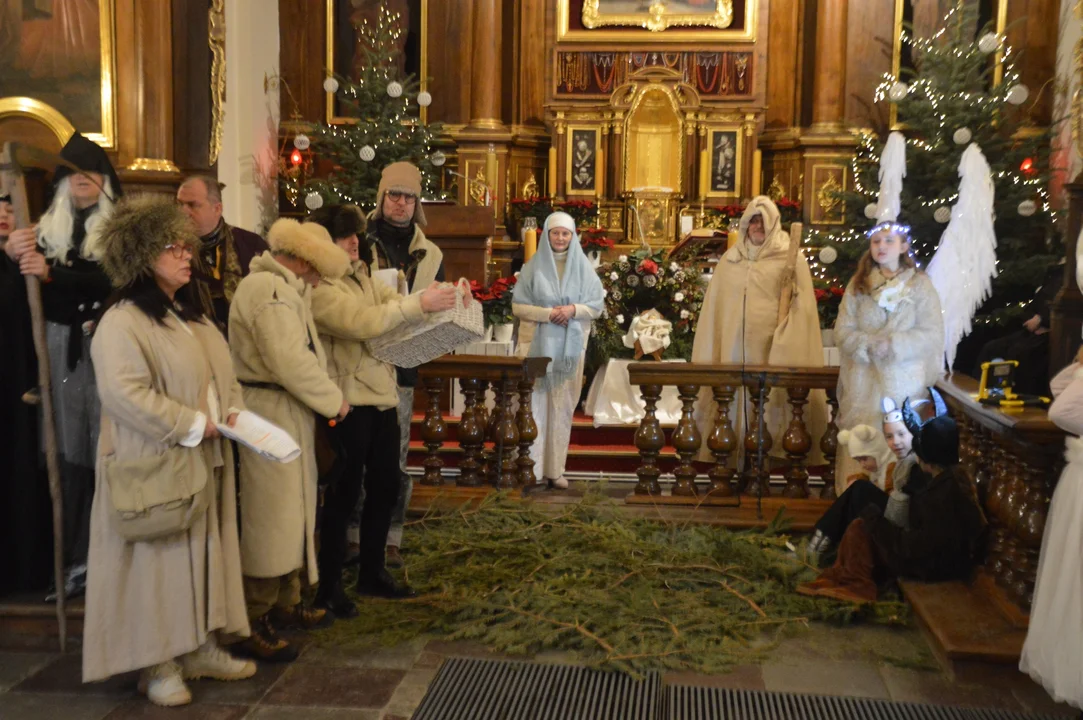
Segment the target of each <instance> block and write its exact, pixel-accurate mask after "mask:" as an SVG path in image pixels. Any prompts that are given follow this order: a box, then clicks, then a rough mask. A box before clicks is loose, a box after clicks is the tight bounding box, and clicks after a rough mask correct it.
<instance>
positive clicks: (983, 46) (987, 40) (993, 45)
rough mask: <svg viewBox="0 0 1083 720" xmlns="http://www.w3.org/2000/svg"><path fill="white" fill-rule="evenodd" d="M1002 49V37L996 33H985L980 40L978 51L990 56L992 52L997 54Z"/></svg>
mask: <svg viewBox="0 0 1083 720" xmlns="http://www.w3.org/2000/svg"><path fill="white" fill-rule="evenodd" d="M999 47H1000V37H999V36H998V35H997V34H996V33H985V34H984V35H982V36H981V39H979V40H978V49H979V50H981V51H982V52H983V53H985V54H986V55H988V54H989V53H991V52H996V51H997V49H998V48H999Z"/></svg>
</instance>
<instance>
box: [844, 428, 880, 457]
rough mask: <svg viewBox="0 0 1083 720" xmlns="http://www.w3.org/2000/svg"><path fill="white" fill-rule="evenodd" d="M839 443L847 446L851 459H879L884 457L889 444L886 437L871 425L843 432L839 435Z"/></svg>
mask: <svg viewBox="0 0 1083 720" xmlns="http://www.w3.org/2000/svg"><path fill="white" fill-rule="evenodd" d="M839 443H841V444H842V445H845V446H846V449H847V450H848V451H849V452H850V457H852V458H855V459H856V458H859V457H874V458H877V459H879V458H880V457H882V456H883V455H884V449H885V448H886V446H887V442H886V441H885V440H884V435H883V433H881V432H880V431H879V430H877V429H876V428H874V427H872V426H871V425H855V426H854V428H853V429H852V430H843V431H842V432H840V433H839Z"/></svg>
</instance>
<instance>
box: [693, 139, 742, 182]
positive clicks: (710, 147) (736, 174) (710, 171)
mask: <svg viewBox="0 0 1083 720" xmlns="http://www.w3.org/2000/svg"><path fill="white" fill-rule="evenodd" d="M718 133H733V134H734V135H736V136H737V148H736V151H735V155H734V168H733V192H721V191H717V190H711V178H712V177H714V161H715V157H714V136H715V135H717V134H718ZM705 149H706V150H707V160H708V167H707V197H708V198H733V199H740V198H741V197H742V195H741V192H742V191H743V190H744V183H743V182H742V181H743V180H744V178H743V176H742V175H741V171H742V170H743V169H744V168H743V164H744V159H745V157H744V156H745V133H744V127H743V126H741V125H733V126H719V127H709V128H707V147H706V148H705ZM696 193H697V194H698V193H699V188H698V187H697V188H696ZM689 197H691V195H689Z"/></svg>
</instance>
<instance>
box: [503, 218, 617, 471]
mask: <svg viewBox="0 0 1083 720" xmlns="http://www.w3.org/2000/svg"><path fill="white" fill-rule="evenodd" d="M542 237H543V238H545V239H546V242H542V243H539V247H538V252H537V254H536V255H534V257H533V258H531V259H530V261H529V262H528V263H527V264H526V265H525V266H524V267H523V269H522V271H521V272H520V274H519V282H518V283H517V284H516V285H515V290H514V292H513V295H512V313H513V314H514V315H515V317H517V318H519V319H520V325H519V344H520V347H521V348H522V347H527V346H528V345H529V350H528V351H527V355H528V356H529V357H547V358H552V362H550V363H549V367H548V369H547V370H546V374H545V376H544V377H542V378H539V379H538V381H537V382H536V383H535V385H534V396H533V409H534V420H535V422H537V424H538V438H537V440H535V441H534V445H533V446H532V447H531V449H530V457H531V459H532V460H533V461H534V463H535V466H534V469H535V473H536V474H537V475H538V477H541V478H544V479H546V480H547V481H548V482H549V483H550V484H551V485H553V486H554V487H558V488H566V487H568V481H567V480H566V479H565V478H564V465H565V461H566V460H567V459H568V441H569V440H570V439H571V434H572V415H573V413H574V412H575V406H576V405H577V404H578V402H579V392H580V390H582V386H583V359H584V357H585V356H586V352H587V337H588V336H589V334H590V323H591V321H592V320H594V319H595V318H597V317H598V316H599V315H601V314H602V309H603V307H604V305H603V303H604V301H605V291H604V290H603V289H602V282H601V280H599V279H598V275H597V273H596V272H595V271H594V268H593V267H591V265H590V260H588V259H587V256H586V254H584V253H583V248H582V247H580V245H579V234H578V233H576V231H575V221H574V220H573V219H572V217H571V216H570V215H568V214H567V213H562V212H556V213H553V214H552V215H550V216H549V217H548V218H546V219H545V227H544V228H543V231H542ZM558 248H563V249H558Z"/></svg>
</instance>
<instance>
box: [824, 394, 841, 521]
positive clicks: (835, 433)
mask: <svg viewBox="0 0 1083 720" xmlns="http://www.w3.org/2000/svg"><path fill="white" fill-rule="evenodd" d="M827 404H828V406H829V407H830V408H831V419H830V420H829V421H828V422H827V427H826V428H825V429H824V436H823V437H822V438H820V452H822V453H823V454H824V463H825V464H826V465H827V469H826V470H824V486H823V488H821V490H820V499H821V500H834V499H835V498H836V493H835V456H836V455H837V454H838V452H839V426H838V425H836V424H835V419H836V418H837V417H838V416H839V398H838V395H837V394H836V391H835V388H833V387H832V388H827Z"/></svg>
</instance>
